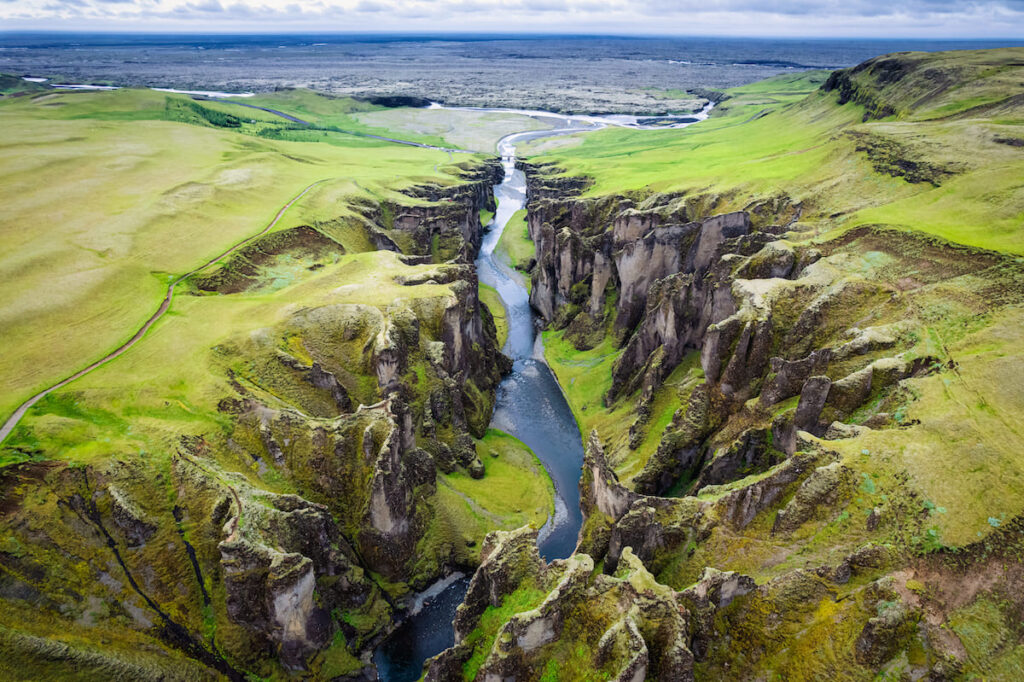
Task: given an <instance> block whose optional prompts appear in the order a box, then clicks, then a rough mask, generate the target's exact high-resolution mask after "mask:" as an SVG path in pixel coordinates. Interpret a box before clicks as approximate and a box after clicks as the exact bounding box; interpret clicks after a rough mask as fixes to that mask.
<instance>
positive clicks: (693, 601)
mask: <svg viewBox="0 0 1024 682" xmlns="http://www.w3.org/2000/svg"><path fill="white" fill-rule="evenodd" d="M523 168H524V170H525V171H526V172H527V176H528V181H529V189H530V203H529V215H528V225H529V230H530V235H531V237H532V238H533V240H534V243H535V245H536V249H537V257H536V263H535V265H534V268H533V269H532V273H531V276H532V280H533V287H532V292H531V299H530V300H531V303H532V305H533V306H534V308H535V309H536V310H537V312H538V313H539V314H540V315H541V316H542V317H543V319H544V320H545V322H546V324H547V325H548V328H549V329H551V330H554V331H555V332H556V333H557V337H556V338H557V339H558V340H559V341H562V342H565V343H566V344H568V346H569V347H572V348H575V349H576V350H577V351H578V352H579V353H580V359H579V360H578V361H575V362H576V363H577V364H580V365H586V366H588V367H595V366H596V367H600V369H599V370H591V371H592V372H593V371H604V372H607V384H605V385H606V386H607V387H608V388H607V390H606V392H605V394H604V397H603V406H602V405H598V410H599V412H598V413H597V414H594V413H592V412H591V411H590V410H588V411H587V412H586V413H582V412H581V413H580V414H579V417H580V419H581V422H582V423H583V424H585V425H588V424H589V425H592V426H593V428H594V430H593V431H592V432H591V433H590V435H589V436H588V438H587V443H586V445H587V447H586V460H585V462H584V467H583V472H582V478H581V483H580V488H581V499H582V505H583V511H584V524H583V528H582V530H581V532H580V537H579V541H578V545H577V549H576V554H575V555H574V556H573V557H571V558H570V559H568V560H566V561H564V562H554V563H552V564H551V565H549V566H545V565H544V564H543V563H542V562H540V561H538V559H537V558H536V557H535V556H534V555H532V554H531V553H530V552H531V547H532V543H531V542H530V541H529V538H528V537H526V538H525V539H524V537H522V536H521V535H516V534H511V535H495V536H493V537H491V538H489V539H488V544H487V545H486V549H485V554H486V555H487V558H486V559H485V561H484V564H483V565H482V566H481V568H480V569H479V571H478V572H477V574H476V576H475V577H474V580H473V585H472V587H471V589H470V592H469V594H468V595H467V599H466V602H465V603H464V605H463V606H462V607H460V611H459V617H458V620H457V624H458V625H457V639H456V646H455V647H454V648H452V649H449V650H448V651H446V652H445V653H443V654H442V655H440V656H439V657H437V658H436V659H434V660H433V661H432V662H431V664H430V667H429V672H428V679H438V680H440V679H454V678H459V677H461V678H464V679H477V680H488V679H504V678H509V677H513V678H515V679H555V678H556V677H557V679H593V677H594V676H603V678H605V679H619V680H634V679H635V680H639V679H692V678H694V677H695V678H697V679H702V678H703V679H754V678H758V677H760V676H768V677H771V676H772V675H781V676H783V677H785V678H787V679H821V678H822V677H824V676H838V677H839V678H840V679H869V678H871V677H872V676H874V675H876V674H878V673H879V671H898V674H901V675H904V676H907V677H909V678H910V679H922V678H927V679H934V680H939V679H958V675H960V671H963V670H965V669H967V668H969V667H970V666H972V665H974V664H972V663H971V662H970V661H969V660H968V659H967V657H966V654H965V653H964V652H965V646H968V647H969V646H973V645H971V644H966V645H965V644H964V642H966V641H967V640H965V639H964V638H965V637H969V635H967V634H965V633H966V630H965V629H964V628H965V627H967V626H966V625H965V623H966V620H965V618H969V617H968V616H966V615H965V614H964V611H963V610H964V609H967V608H980V607H976V606H970V607H969V606H968V605H969V604H972V603H982V602H984V603H991V602H992V600H995V601H997V602H998V601H1000V600H1008V601H1003V602H1001V603H1004V604H1005V605H1006V608H1002V607H1000V608H997V609H996V612H994V613H993V618H994V619H995V620H994V621H993V622H994V623H998V624H997V625H994V627H996V628H997V629H999V631H1000V632H1006V631H1007V630H1006V628H1008V627H1009V626H1008V625H1007V623H1008V622H1009V621H1007V620H1006V619H1007V618H1009V617H1010V616H1009V615H1008V614H1010V613H1012V612H1013V609H1015V608H1018V606H1016V605H1018V604H1020V599H1019V597H1017V596H1014V592H1015V590H1016V588H1015V587H1014V586H1015V585H1017V584H1018V583H1017V580H1018V578H1016V577H1011V576H1005V577H1000V578H995V577H994V576H992V574H991V573H990V571H991V564H990V563H989V559H987V558H986V557H987V556H989V554H988V553H994V554H997V555H999V556H1009V555H1014V553H1015V552H1017V549H1016V548H1017V546H1018V544H1019V539H1018V538H1017V537H1016V536H1015V534H1014V532H1013V531H1007V532H1006V533H1003V532H999V533H996V534H994V535H991V536H988V537H987V538H986V539H985V540H983V541H979V542H978V543H973V544H972V543H970V542H967V543H965V544H964V545H962V546H960V547H953V546H948V545H947V544H946V542H947V541H945V540H944V539H943V538H942V537H941V535H940V533H941V531H940V530H939V528H940V527H941V526H940V525H939V523H940V521H939V518H940V517H941V516H942V515H943V514H945V513H946V512H945V511H944V510H941V511H937V509H938V507H937V506H936V505H935V504H934V503H932V502H931V501H929V499H928V493H926V492H924V491H923V490H922V489H921V487H919V486H921V485H922V483H923V481H924V479H923V478H922V474H921V469H920V468H914V467H915V466H916V465H907V464H906V463H903V464H902V465H896V464H895V463H894V462H895V460H896V457H897V455H894V454H892V453H893V452H894V448H898V450H896V451H898V452H904V453H908V452H912V451H914V450H913V448H914V447H915V446H914V445H912V444H913V443H914V442H915V438H918V439H920V438H925V439H927V442H928V443H929V445H928V446H925V447H927V448H928V450H927V451H928V452H932V453H936V456H940V457H943V458H945V457H946V455H945V454H943V455H939V454H938V453H939V452H947V453H948V452H949V450H948V449H949V447H950V446H949V445H947V444H939V443H936V442H934V441H933V440H931V438H932V436H926V435H925V434H927V433H929V431H930V430H934V429H936V428H939V424H940V423H941V418H940V419H936V417H935V416H934V414H933V413H931V412H930V410H934V409H936V408H935V403H933V402H931V400H932V399H931V398H925V397H923V396H925V395H928V393H926V391H939V392H940V393H941V392H942V391H941V389H939V388H937V387H939V386H941V385H943V384H944V385H945V386H947V387H948V386H950V385H951V383H952V382H953V381H958V379H957V378H956V377H957V376H958V375H959V372H960V363H961V362H962V361H963V357H964V356H962V355H960V354H959V353H958V352H956V351H951V349H950V346H948V345H945V343H944V342H939V341H938V340H937V339H940V338H947V339H948V338H958V339H959V338H964V336H963V335H964V333H965V331H964V330H967V329H981V328H985V326H986V325H988V324H990V322H985V321H982V320H996V319H1004V318H1003V317H1002V316H1004V315H1011V316H1012V313H1011V312H1010V311H1012V310H1013V309H1015V307H1016V306H1018V305H1019V304H1020V303H1021V302H1022V298H1021V292H1022V291H1024V286H1022V284H1024V269H1022V268H1021V266H1020V264H1019V263H1018V262H1017V260H1016V259H1015V258H1014V257H1012V256H1007V255H1003V254H999V253H995V252H991V251H986V250H983V249H970V248H966V247H962V246H958V245H955V244H952V243H949V242H945V241H943V240H941V239H936V238H933V237H927V236H924V235H920V234H914V233H908V232H906V231H903V230H897V229H893V228H888V227H884V226H864V227H860V228H857V229H852V230H848V231H846V232H844V233H842V234H840V235H838V236H833V237H832V238H831V239H827V240H820V239H818V240H815V239H812V238H811V237H812V236H813V235H812V234H811V233H808V232H806V231H805V230H807V226H806V225H804V224H800V223H797V222H796V221H797V220H798V219H799V218H800V217H801V215H802V212H803V207H802V206H801V205H800V204H798V203H797V202H794V201H791V200H788V199H787V198H785V197H775V198H773V199H772V200H770V201H759V202H753V203H751V204H749V205H747V206H745V207H744V208H743V210H740V211H736V210H733V211H728V212H716V209H715V207H717V206H719V205H723V204H725V205H728V204H729V202H728V201H723V200H722V199H721V198H717V199H716V198H714V197H708V196H704V195H698V196H686V195H685V194H676V195H670V194H648V195H644V194H635V195H631V196H598V197H589V196H583V195H581V194H580V190H582V189H584V188H585V186H586V183H584V182H580V181H574V180H572V179H569V178H565V177H564V176H561V175H559V172H558V169H557V168H554V167H551V166H546V165H538V164H523ZM954 300H955V303H951V301H954ZM940 320H941V321H940ZM995 324H996V326H997V328H1000V329H1003V330H1004V332H1005V333H1011V332H1009V328H1008V327H1005V326H999V325H1002V324H1003V323H1002V322H997V323H995ZM967 333H970V332H967ZM1000 333H1003V332H1000ZM959 343H962V342H959ZM969 343H976V342H975V341H970V342H969ZM958 347H962V346H958ZM968 347H970V346H968ZM560 348H561V346H560ZM591 349H594V350H591ZM609 349H611V350H609ZM560 352H563V351H560ZM609 353H611V354H612V355H611V359H608V354H609ZM574 366H575V365H574V364H573V361H569V362H567V363H566V367H567V368H573V367H574ZM554 369H555V371H556V373H557V372H558V371H559V369H560V368H559V366H558V365H557V364H555V365H554ZM573 376H576V375H573ZM925 387H928V388H925ZM569 390H570V391H571V390H572V389H571V388H569ZM947 395H949V394H947ZM961 395H962V394H961ZM571 400H572V396H571V395H570V401H571ZM946 400H949V398H946ZM588 404H590V405H592V404H593V403H588ZM624 414H625V415H630V417H631V419H632V426H631V427H630V428H629V432H628V434H625V433H622V432H621V430H620V429H621V426H620V425H621V424H622V422H623V418H624V417H623V416H622V415H624ZM999 430H1000V432H1001V433H1002V431H1001V427H999ZM1001 437H1002V436H1000V437H999V438H1001ZM650 443H653V445H648V444H650ZM867 443H870V444H871V445H870V446H868V445H867ZM917 447H918V448H920V447H921V446H917ZM877 451H880V452H881V453H882V454H881V455H877V454H876V452H877ZM919 451H920V450H919ZM1004 456H1005V455H1004ZM944 461H946V460H944ZM883 462H884V464H883ZM921 466H925V465H924V464H923V463H922V465H921ZM908 469H909V471H914V472H915V473H914V474H911V473H909V471H908ZM867 472H870V473H867ZM912 476H913V478H912ZM1001 523H1002V522H1001V521H1000V520H999V519H997V518H991V519H990V523H989V525H991V526H994V527H1000V525H1001ZM1015 523H1016V521H1014V524H1015ZM523 533H525V531H523ZM978 537H983V533H982V532H980V531H979V532H978ZM954 557H960V558H956V559H955V558H954ZM1012 561H1013V562H1018V559H1014V560H1012ZM591 567H593V569H592V568H591ZM985 576H988V577H985ZM990 579H991V580H993V581H994V582H992V583H989V585H990V587H987V588H985V590H984V591H982V592H980V593H979V592H974V593H972V594H971V595H970V596H965V597H964V598H956V597H954V596H953V592H955V588H953V587H952V586H953V585H955V584H956V582H957V581H958V580H979V581H986V580H990ZM925 583H927V586H926V585H925ZM641 585H642V587H640V586H641ZM989 590H990V591H989ZM972 600H980V601H977V602H973V601H972ZM986 600H987V601H986ZM576 619H579V620H576ZM583 622H586V623H592V624H594V625H593V628H592V629H591V630H584V629H583V628H582V627H581V626H579V625H577V623H583ZM957 628H960V629H957ZM1010 629H1011V630H1012V628H1010ZM954 631H955V632H956V633H957V635H956V636H952V637H951V636H950V635H949V633H950V632H954ZM999 651H1000V654H999V655H1000V656H1011V655H1012V654H1010V653H1009V650H1008V649H999ZM1000 660H1006V659H1005V658H1003V659H1000ZM1000 665H1003V664H1002V663H1001V664H1000ZM1006 665H1012V664H1009V663H1007V664H1006ZM556 671H557V672H556ZM893 674H896V673H893Z"/></svg>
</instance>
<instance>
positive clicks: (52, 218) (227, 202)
mask: <svg viewBox="0 0 1024 682" xmlns="http://www.w3.org/2000/svg"><path fill="white" fill-rule="evenodd" d="M192 104H195V103H193V102H192V101H191V100H189V99H188V98H187V97H183V96H167V95H166V94H165V93H157V92H152V91H146V90H116V91H109V92H62V93H51V94H44V95H42V96H37V97H20V98H17V99H12V100H9V101H8V100H3V101H0V168H2V169H3V170H2V171H0V172H2V174H3V176H2V180H3V182H2V183H0V187H2V188H0V200H2V201H3V203H4V206H5V211H4V215H3V217H2V218H0V237H2V239H3V240H4V243H5V244H6V245H7V248H6V249H4V252H3V254H2V255H0V276H2V278H3V280H4V283H5V286H4V288H3V292H2V294H0V324H2V326H3V328H4V341H5V352H4V356H3V360H2V361H0V384H2V385H3V386H4V387H5V390H4V392H3V396H2V397H0V412H3V413H5V414H6V413H9V412H10V411H11V410H12V409H13V408H14V406H15V405H17V404H19V403H20V402H22V401H23V400H24V399H25V398H27V397H28V396H29V395H31V394H32V393H34V392H35V391H37V390H39V389H40V388H42V387H44V386H46V385H49V384H51V383H53V382H54V381H56V380H58V379H60V378H62V377H64V376H66V375H68V374H70V373H71V371H73V370H74V369H75V368H77V367H80V366H82V365H84V364H87V363H88V362H89V361H91V360H94V359H96V358H98V357H100V356H102V355H104V354H105V353H106V352H108V351H109V350H111V349H113V347H115V346H116V345H118V344H119V343H120V342H122V341H124V340H126V339H127V338H128V337H129V336H131V334H132V333H134V330H135V329H136V328H138V326H139V325H140V324H141V323H142V322H143V321H144V320H145V319H146V318H147V317H148V315H149V314H150V313H151V312H152V311H153V310H154V309H155V308H156V305H157V304H158V302H159V301H160V299H161V298H162V296H163V294H164V291H165V290H166V287H167V284H168V282H169V280H170V279H172V278H173V277H174V276H175V275H177V274H181V273H184V272H187V271H189V270H191V269H192V268H194V267H196V266H197V265H199V264H201V263H203V262H205V261H206V260H208V259H210V258H211V257H213V256H215V255H216V254H218V253H221V252H223V251H224V250H225V249H227V248H228V247H230V246H231V245H232V244H234V243H236V242H238V241H239V240H242V239H245V238H246V237H248V236H250V235H253V234H255V233H257V232H259V231H260V230H262V229H263V228H264V227H265V226H266V225H267V224H268V223H269V222H270V221H271V219H272V218H273V217H274V215H275V214H276V213H277V212H278V210H279V209H280V208H281V207H282V206H284V205H285V204H286V203H287V202H288V201H289V200H290V199H292V198H293V197H295V196H296V195H297V194H298V193H299V192H300V191H302V189H303V188H305V187H306V186H308V185H310V184H311V183H313V182H322V184H321V185H318V187H317V188H316V191H315V192H312V193H310V194H309V195H307V196H305V197H303V200H302V201H300V202H298V203H297V204H296V205H294V206H293V207H292V208H291V209H290V211H289V214H288V215H287V216H285V217H284V219H283V220H282V221H281V223H279V225H278V227H279V228H281V229H284V228H287V227H290V226H293V225H295V224H302V223H303V222H308V221H311V220H316V219H335V218H339V217H344V215H345V214H346V212H347V211H348V210H349V209H348V208H346V205H345V204H344V203H342V202H340V200H341V199H342V198H343V197H355V196H364V197H371V198H372V197H377V198H382V197H387V196H390V195H391V194H392V193H393V192H394V191H395V190H396V189H399V188H401V187H404V186H409V185H411V184H415V183H417V182H423V181H430V182H435V183H441V184H445V183H450V182H452V181H453V179H454V176H453V175H452V173H451V171H449V170H447V169H446V166H447V165H448V163H449V161H450V159H449V157H448V155H447V154H444V153H441V152H433V151H429V150H424V149H414V148H408V147H402V146H399V145H394V144H388V143H383V142H376V141H368V140H366V139H362V138H353V137H351V136H340V135H337V136H335V139H334V142H335V144H309V143H303V142H291V141H278V140H269V139H265V138H260V137H256V136H253V135H246V134H241V132H242V131H239V130H236V129H233V128H231V127H223V126H216V125H213V124H211V123H210V122H209V121H206V120H205V119H200V120H196V121H188V122H179V121H176V120H173V119H175V118H176V117H180V116H182V115H181V114H180V112H181V111H186V112H188V113H190V114H195V112H194V111H193V110H192V109H190V108H189V107H190V106H191V105H192ZM179 105H180V107H184V109H179V108H178V107H179ZM168 118H170V119H172V120H167V119H168Z"/></svg>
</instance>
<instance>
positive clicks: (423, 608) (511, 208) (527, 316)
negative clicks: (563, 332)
mask: <svg viewBox="0 0 1024 682" xmlns="http://www.w3.org/2000/svg"><path fill="white" fill-rule="evenodd" d="M710 109H711V105H708V107H706V108H705V109H704V110H702V111H701V112H699V113H698V114H695V115H694V116H693V117H692V118H690V119H689V120H687V121H685V122H680V121H677V120H665V121H663V122H662V124H661V125H656V124H647V121H644V122H643V123H641V122H639V121H637V120H636V119H635V118H634V117H596V116H568V115H564V114H556V113H552V112H536V111H534V112H527V111H519V110H502V109H487V110H481V109H472V110H473V111H506V112H508V113H520V114H527V115H532V116H535V117H537V118H538V119H540V120H546V121H548V122H550V121H552V120H554V121H555V122H556V124H557V125H560V126H562V127H559V128H554V129H550V130H535V131H529V132H523V133H515V134H513V135H508V136H506V137H504V138H502V139H501V141H499V142H498V151H499V153H500V154H501V160H502V165H503V166H504V169H505V175H504V178H503V180H502V182H501V183H500V184H498V185H495V187H494V197H495V199H497V200H498V210H497V212H496V213H495V216H494V220H493V221H492V222H491V224H490V226H489V228H490V229H489V230H488V232H487V233H486V234H485V235H484V237H483V240H482V243H481V246H480V253H479V255H478V256H477V259H476V269H477V275H478V277H479V278H480V281H481V282H483V283H484V284H487V285H489V286H492V287H494V288H495V289H497V290H498V293H499V294H500V295H501V300H502V302H503V303H504V305H505V314H506V319H507V321H508V340H507V341H506V342H505V347H504V348H503V349H502V350H503V352H504V353H505V354H506V355H508V356H509V357H510V358H512V362H513V365H512V372H511V373H510V374H509V375H508V376H507V377H505V379H504V380H502V382H501V384H499V385H498V390H497V396H496V398H497V399H496V402H495V408H494V415H493V416H492V418H491V427H492V428H495V429H500V430H502V431H504V432H506V433H509V434H512V435H513V436H515V437H516V438H518V439H519V440H521V441H522V442H523V443H525V444H526V445H527V446H528V447H529V448H530V449H531V450H533V452H534V453H535V454H536V455H537V457H538V458H539V459H540V461H541V463H542V464H543V465H544V468H545V469H547V471H548V474H549V475H550V476H551V480H552V481H553V482H554V485H555V514H554V516H553V517H551V518H549V519H548V521H547V523H546V524H545V525H544V527H543V528H541V530H540V534H539V536H538V538H537V543H538V549H539V550H540V554H541V556H542V557H544V559H546V560H547V561H552V560H554V559H564V558H566V557H568V556H570V555H571V554H572V552H573V550H574V549H575V548H576V538H577V535H578V534H579V530H580V526H581V525H582V523H583V513H582V511H581V510H580V491H579V479H580V471H581V469H582V467H583V443H582V438H581V437H580V431H579V427H578V426H577V424H576V419H575V417H574V416H573V413H572V410H570V409H569V404H568V403H567V402H566V400H565V396H564V395H563V394H562V390H561V388H560V387H559V385H558V382H557V381H556V379H555V376H554V374H553V373H552V372H551V369H550V368H549V367H548V366H547V364H546V363H545V362H544V352H543V346H542V343H541V337H540V335H539V334H538V333H537V325H536V323H535V320H534V317H533V310H532V309H531V308H530V300H529V294H528V293H527V290H526V285H525V282H524V280H523V276H522V275H521V274H520V273H518V272H516V271H515V270H513V269H512V268H511V267H510V266H509V264H508V263H505V262H504V261H503V260H502V259H501V258H498V257H496V256H495V255H494V249H495V247H496V246H497V245H498V240H499V239H501V234H502V232H503V231H504V230H505V226H506V225H507V224H508V221H509V219H510V218H511V217H512V215H513V214H514V213H515V212H516V211H518V210H520V209H522V208H525V206H526V177H525V176H524V175H523V172H522V171H520V170H517V169H516V167H515V149H516V144H518V143H522V142H526V141H528V140H532V139H537V138H542V137H553V136H557V135H567V134H570V133H579V132H586V131H591V130H597V129H599V128H603V127H606V126H609V125H613V126H623V127H630V128H644V129H653V128H662V127H683V126H684V125H688V124H690V123H693V122H695V121H697V120H702V119H704V118H706V117H707V115H708V112H709V111H710ZM664 118H666V119H669V118H672V117H664ZM648 120H650V119H648ZM441 586H442V589H440V590H436V589H432V590H429V591H428V592H431V594H430V595H426V593H424V595H426V597H427V598H424V595H420V596H419V597H418V598H417V601H416V602H415V604H414V607H413V609H412V612H411V613H410V615H409V617H408V618H407V619H406V620H405V621H404V622H403V623H402V624H401V625H399V626H398V628H397V629H396V630H395V631H394V633H392V635H391V636H390V637H389V638H388V639H387V640H385V642H384V643H383V644H381V646H380V647H378V649H377V651H376V652H374V657H373V660H374V662H375V663H376V664H377V671H378V673H379V675H380V679H381V680H384V682H413V681H414V680H418V679H419V678H420V676H421V674H422V672H423V663H424V662H425V661H426V660H427V659H428V658H430V657H432V656H436V655H437V654H439V653H441V651H443V650H444V649H447V648H448V647H450V646H452V645H453V644H454V643H455V633H454V629H453V626H452V621H453V620H454V619H455V610H456V609H457V608H458V606H459V604H461V603H462V599H463V597H464V596H465V594H466V590H467V589H468V588H469V578H468V577H461V578H459V579H457V580H454V581H451V580H449V581H447V582H446V583H442V584H441Z"/></svg>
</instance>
